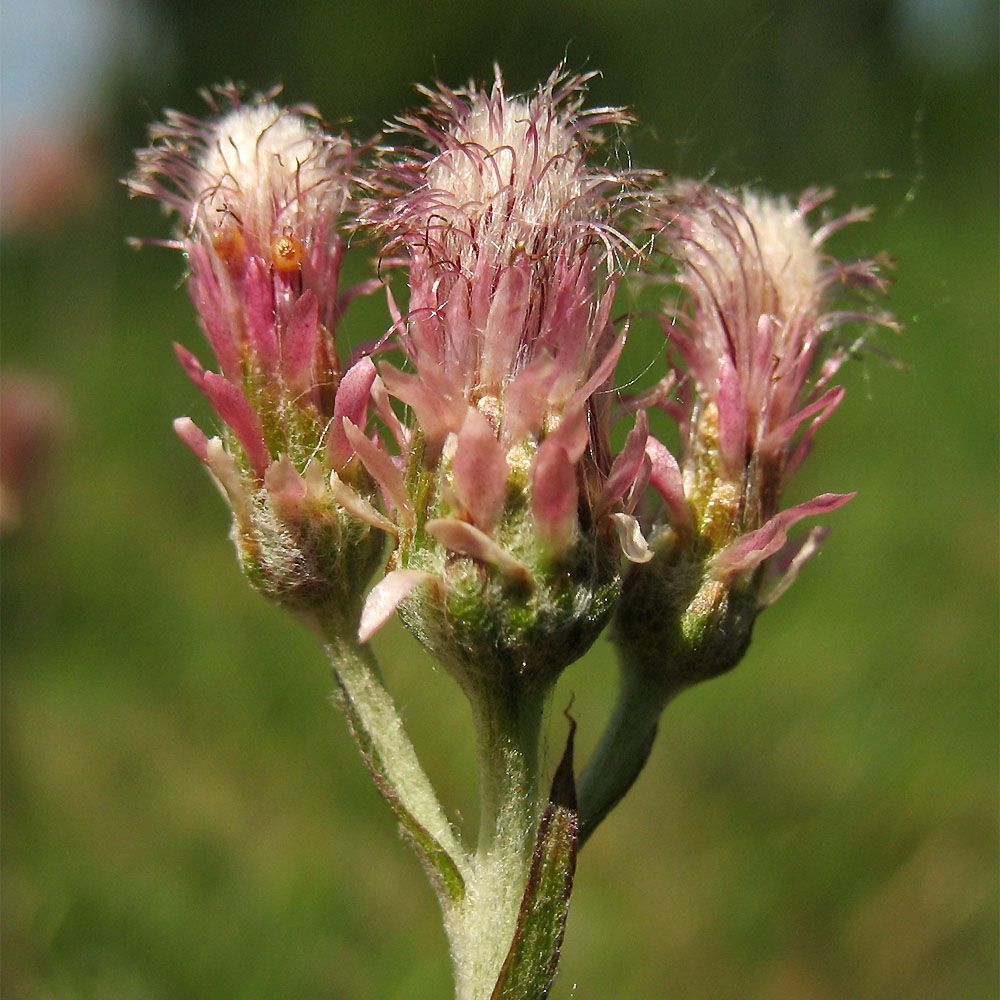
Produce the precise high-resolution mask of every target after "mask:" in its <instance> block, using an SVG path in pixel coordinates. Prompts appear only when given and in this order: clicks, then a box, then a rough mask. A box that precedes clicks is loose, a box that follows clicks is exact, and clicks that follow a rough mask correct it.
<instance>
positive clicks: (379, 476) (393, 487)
mask: <svg viewBox="0 0 1000 1000" xmlns="http://www.w3.org/2000/svg"><path fill="white" fill-rule="evenodd" d="M341 423H342V424H343V428H344V433H345V434H346V435H347V440H348V441H349V442H350V445H351V447H352V448H353V449H354V451H355V452H356V453H357V456H358V458H360V459H361V461H362V462H363V463H364V466H365V468H366V469H367V470H368V472H369V473H370V474H371V477H372V478H373V479H374V480H375V482H376V483H378V485H379V486H380V487H381V488H382V491H383V493H384V494H385V496H386V498H387V499H388V501H389V503H391V504H392V505H393V507H395V508H396V510H397V511H398V512H399V515H400V517H402V518H403V520H404V521H405V522H406V523H407V524H409V523H411V522H412V521H413V513H412V511H411V509H410V500H409V497H408V496H407V495H406V486H405V485H404V483H403V476H402V473H401V472H400V471H399V469H397V468H396V466H395V464H394V463H393V461H392V458H391V457H390V456H389V454H388V453H387V452H385V451H383V450H382V449H381V448H380V447H379V446H378V445H377V444H375V442H374V441H371V440H369V439H368V438H367V437H365V435H364V433H363V432H362V431H361V430H359V429H358V428H357V427H356V426H355V425H354V424H352V423H351V421H350V420H348V419H347V418H346V417H344V418H342V420H341Z"/></svg>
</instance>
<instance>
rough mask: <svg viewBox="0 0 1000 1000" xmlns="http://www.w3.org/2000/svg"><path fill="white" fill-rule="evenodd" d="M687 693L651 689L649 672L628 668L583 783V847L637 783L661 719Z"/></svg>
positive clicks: (580, 796) (579, 793)
mask: <svg viewBox="0 0 1000 1000" xmlns="http://www.w3.org/2000/svg"><path fill="white" fill-rule="evenodd" d="M681 690H683V685H678V686H676V687H673V688H670V687H666V686H659V685H655V684H651V683H650V682H649V679H648V676H644V672H643V671H638V670H633V669H629V667H628V665H627V664H623V665H622V669H621V675H620V680H619V690H618V700H617V702H616V703H615V707H614V711H613V712H612V715H611V718H610V720H609V721H608V724H607V726H606V727H605V730H604V733H603V734H602V736H601V739H600V742H599V743H598V744H597V747H596V749H595V750H594V753H593V755H592V756H591V758H590V760H589V761H588V763H587V766H586V768H585V769H584V771H583V774H582V775H581V776H580V779H579V781H578V782H577V797H578V801H579V810H580V834H579V836H580V845H581V846H582V845H583V844H584V843H585V842H586V840H587V838H588V837H589V836H590V835H591V834H592V833H593V832H594V830H595V829H597V827H598V826H599V825H600V823H601V821H602V820H603V819H604V817H605V816H607V814H608V813H609V812H611V810H612V809H613V808H614V807H615V806H616V805H617V804H618V803H619V802H620V801H621V800H622V798H624V796H625V795H626V793H627V792H628V791H629V789H630V788H631V787H632V786H633V785H634V784H635V782H636V779H637V778H638V777H639V774H640V773H641V772H642V769H643V768H644V767H645V766H646V761H647V760H649V754H650V751H651V750H652V748H653V742H654V740H655V739H656V732H657V728H658V726H659V721H660V715H661V714H662V713H663V709H664V708H665V707H666V705H667V703H668V702H670V701H671V700H672V699H673V698H674V697H675V696H676V695H677V694H679V693H680V691H681Z"/></svg>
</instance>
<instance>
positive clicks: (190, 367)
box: [174, 343, 205, 392]
mask: <svg viewBox="0 0 1000 1000" xmlns="http://www.w3.org/2000/svg"><path fill="white" fill-rule="evenodd" d="M174 354H176V355H177V360H178V361H179V362H180V363H181V367H182V368H183V369H184V371H185V373H186V374H187V377H188V378H189V379H191V381H192V382H194V384H195V385H196V386H198V388H199V389H200V390H201V391H202V392H204V391H205V369H204V368H203V367H202V364H201V362H200V361H199V360H198V359H197V358H196V357H195V356H194V355H193V354H192V353H191V352H190V351H189V350H188V349H187V348H186V347H182V346H181V345H180V344H178V343H175V344H174Z"/></svg>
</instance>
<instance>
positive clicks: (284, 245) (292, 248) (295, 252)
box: [271, 233, 306, 271]
mask: <svg viewBox="0 0 1000 1000" xmlns="http://www.w3.org/2000/svg"><path fill="white" fill-rule="evenodd" d="M305 252H306V248H305V247H304V246H303V245H302V241H301V240H297V239H296V238H295V237H294V236H291V235H289V234H288V233H285V234H283V235H282V236H279V237H277V239H275V240H274V242H272V243H271V262H272V263H273V264H274V266H275V267H276V268H277V269H278V270H279V271H291V270H293V269H294V268H296V267H298V266H299V265H300V264H301V263H302V258H303V257H304V256H305Z"/></svg>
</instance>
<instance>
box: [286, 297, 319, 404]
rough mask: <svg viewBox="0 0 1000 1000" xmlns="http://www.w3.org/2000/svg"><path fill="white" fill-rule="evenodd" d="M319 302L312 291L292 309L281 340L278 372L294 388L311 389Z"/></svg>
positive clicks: (300, 298) (298, 300) (297, 301)
mask: <svg viewBox="0 0 1000 1000" xmlns="http://www.w3.org/2000/svg"><path fill="white" fill-rule="evenodd" d="M318 322H319V303H318V302H317V301H316V296H315V295H314V294H313V292H312V289H309V290H307V291H306V292H304V293H303V294H302V295H300V296H299V298H298V299H297V300H296V302H295V305H293V306H292V312H291V315H290V316H289V318H288V323H287V325H286V326H285V329H284V332H283V334H282V338H281V369H282V373H283V375H284V377H285V381H286V382H287V383H288V384H289V385H290V386H293V387H295V388H298V389H307V388H311V386H312V384H313V362H314V361H315V358H316V344H317V339H318V327H317V323H318Z"/></svg>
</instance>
